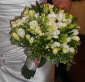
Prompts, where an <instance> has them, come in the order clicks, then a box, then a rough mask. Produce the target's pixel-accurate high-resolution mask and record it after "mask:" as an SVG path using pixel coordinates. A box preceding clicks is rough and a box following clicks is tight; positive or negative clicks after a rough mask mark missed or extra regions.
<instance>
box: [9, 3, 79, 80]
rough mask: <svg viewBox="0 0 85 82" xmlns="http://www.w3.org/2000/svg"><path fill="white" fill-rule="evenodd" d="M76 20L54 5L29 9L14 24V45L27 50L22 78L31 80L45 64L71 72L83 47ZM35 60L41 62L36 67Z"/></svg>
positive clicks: (12, 35)
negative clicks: (76, 56) (80, 48)
mask: <svg viewBox="0 0 85 82" xmlns="http://www.w3.org/2000/svg"><path fill="white" fill-rule="evenodd" d="M76 21H77V18H72V15H71V14H69V13H68V12H66V11H65V10H62V9H58V8H56V7H55V6H54V5H51V4H41V5H39V4H38V3H37V6H33V5H32V8H29V7H26V8H25V9H24V11H23V13H22V14H21V16H19V17H16V18H15V19H14V20H12V21H11V32H10V35H11V42H12V44H14V45H17V46H21V47H23V48H24V51H25V54H26V56H27V60H26V63H25V65H24V66H23V68H22V74H23V75H24V77H25V78H27V79H30V78H31V77H33V76H34V74H35V72H36V69H37V68H39V67H41V66H43V65H44V64H45V63H46V61H49V62H51V63H52V64H56V65H57V66H58V64H59V63H63V64H67V68H68V69H69V68H70V66H71V63H73V57H74V54H75V53H76V52H77V48H78V46H79V45H80V43H79V40H80V38H79V37H78V36H77V35H78V34H79V29H80V27H79V26H78V25H77V24H76ZM34 60H40V64H39V65H36V64H35V62H34Z"/></svg>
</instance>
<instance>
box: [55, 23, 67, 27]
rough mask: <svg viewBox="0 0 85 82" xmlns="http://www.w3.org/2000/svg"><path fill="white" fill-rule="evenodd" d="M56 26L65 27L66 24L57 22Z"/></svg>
mask: <svg viewBox="0 0 85 82" xmlns="http://www.w3.org/2000/svg"><path fill="white" fill-rule="evenodd" d="M57 26H58V28H61V27H66V26H67V24H66V23H63V22H58V23H57Z"/></svg>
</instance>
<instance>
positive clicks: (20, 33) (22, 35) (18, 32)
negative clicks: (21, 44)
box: [17, 28, 25, 38]
mask: <svg viewBox="0 0 85 82" xmlns="http://www.w3.org/2000/svg"><path fill="white" fill-rule="evenodd" d="M17 34H18V35H19V36H20V37H21V38H24V36H25V30H24V29H22V28H19V29H18V31H17Z"/></svg>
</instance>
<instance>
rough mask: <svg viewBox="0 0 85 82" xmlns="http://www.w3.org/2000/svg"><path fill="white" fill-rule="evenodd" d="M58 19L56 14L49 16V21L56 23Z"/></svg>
mask: <svg viewBox="0 0 85 82" xmlns="http://www.w3.org/2000/svg"><path fill="white" fill-rule="evenodd" d="M56 18H57V14H55V13H50V14H48V19H49V21H55V20H56Z"/></svg>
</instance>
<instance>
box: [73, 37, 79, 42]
mask: <svg viewBox="0 0 85 82" xmlns="http://www.w3.org/2000/svg"><path fill="white" fill-rule="evenodd" d="M72 39H73V40H75V41H79V40H80V38H79V37H78V36H73V37H72Z"/></svg>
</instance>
